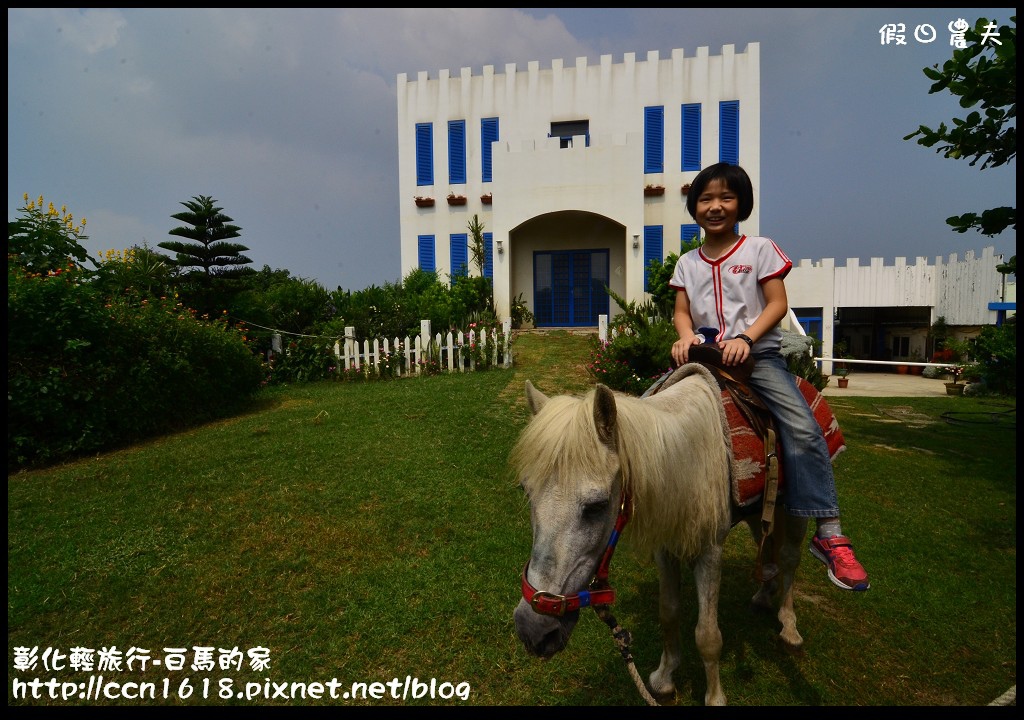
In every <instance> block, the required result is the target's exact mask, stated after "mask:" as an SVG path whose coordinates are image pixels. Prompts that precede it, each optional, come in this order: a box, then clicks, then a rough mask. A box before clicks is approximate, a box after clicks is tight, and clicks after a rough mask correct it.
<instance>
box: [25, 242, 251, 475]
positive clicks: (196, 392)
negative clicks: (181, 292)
mask: <svg viewBox="0 0 1024 720" xmlns="http://www.w3.org/2000/svg"><path fill="white" fill-rule="evenodd" d="M7 274H8V304H7V320H8V364H7V385H8V402H7V459H8V470H9V471H10V470H11V469H14V468H19V467H24V466H30V465H37V464H44V463H51V462H56V461H59V460H64V459H69V458H72V457H76V456H81V455H84V454H91V453H94V452H99V451H102V450H109V449H113V448H116V447H120V446H124V445H127V444H130V443H133V442H137V441H139V440H141V439H144V438H147V437H151V436H154V435H156V434H160V433H164V432H169V431H172V430H178V429H182V428H185V427H189V426H192V425H195V424H198V423H202V422H205V421H207V420H210V419H214V418H217V417H224V416H227V415H230V414H231V413H233V412H237V410H238V409H240V408H241V407H243V405H244V403H245V402H246V401H247V400H248V399H249V398H250V396H251V395H252V394H253V393H255V392H256V391H257V390H258V389H259V388H260V386H261V384H262V382H263V380H264V377H265V371H264V368H263V364H262V362H261V361H260V359H259V358H258V357H256V356H255V355H254V354H253V353H252V352H251V350H250V349H249V347H248V346H247V344H246V341H245V335H244V330H240V329H230V328H228V326H227V323H226V321H224V320H218V321H216V322H207V321H202V320H199V319H197V318H195V317H194V316H193V314H192V313H191V312H189V311H188V310H186V309H185V308H183V307H182V306H181V305H180V304H176V303H175V302H174V301H171V300H163V299H158V300H154V301H149V300H142V301H137V300H132V299H130V298H115V299H110V300H105V299H104V298H103V297H102V296H101V295H100V293H99V292H98V291H97V289H96V288H95V287H93V286H92V285H91V284H89V283H88V282H85V279H86V274H85V273H84V272H83V271H81V270H80V269H78V268H76V267H74V266H71V267H69V269H68V271H67V272H61V273H56V272H54V273H52V274H46V275H40V274H37V273H33V272H30V271H29V270H27V269H26V268H25V267H23V266H20V265H18V264H16V263H12V262H10V261H9V262H8V273H7Z"/></svg>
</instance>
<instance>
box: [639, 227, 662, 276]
mask: <svg viewBox="0 0 1024 720" xmlns="http://www.w3.org/2000/svg"><path fill="white" fill-rule="evenodd" d="M664 248H665V230H664V228H663V227H662V226H661V225H644V292H650V291H651V261H652V260H658V261H660V260H662V258H663V256H664V252H663V251H664Z"/></svg>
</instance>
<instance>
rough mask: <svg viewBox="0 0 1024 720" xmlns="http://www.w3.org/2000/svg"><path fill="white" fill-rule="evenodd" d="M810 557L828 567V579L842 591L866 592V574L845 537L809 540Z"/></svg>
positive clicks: (848, 539) (837, 536)
mask: <svg viewBox="0 0 1024 720" xmlns="http://www.w3.org/2000/svg"><path fill="white" fill-rule="evenodd" d="M810 550H811V555H813V556H814V557H816V558H818V559H819V560H821V561H822V562H823V563H825V565H826V566H827V567H828V579H829V580H831V581H832V582H833V584H835V585H836V586H837V587H841V588H842V589H843V590H867V589H868V588H870V587H871V583H870V582H868V574H867V572H865V570H864V568H863V566H862V565H861V564H860V563H859V562H857V558H856V557H854V555H853V545H851V544H850V538H848V537H846V536H845V535H836V536H835V537H830V538H820V537H818V536H817V535H815V536H814V537H812V538H811V547H810Z"/></svg>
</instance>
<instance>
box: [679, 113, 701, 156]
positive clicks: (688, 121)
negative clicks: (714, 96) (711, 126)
mask: <svg viewBox="0 0 1024 720" xmlns="http://www.w3.org/2000/svg"><path fill="white" fill-rule="evenodd" d="M682 110H683V116H682V117H683V136H682V141H683V142H682V146H683V160H682V163H683V164H682V169H683V170H684V171H688V170H700V103H690V104H687V105H683V108H682Z"/></svg>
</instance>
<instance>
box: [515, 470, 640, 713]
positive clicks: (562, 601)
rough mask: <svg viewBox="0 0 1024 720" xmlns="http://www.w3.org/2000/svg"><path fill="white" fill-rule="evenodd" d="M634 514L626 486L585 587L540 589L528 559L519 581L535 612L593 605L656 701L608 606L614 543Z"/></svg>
mask: <svg viewBox="0 0 1024 720" xmlns="http://www.w3.org/2000/svg"><path fill="white" fill-rule="evenodd" d="M632 514H633V499H632V498H631V497H630V496H629V493H627V492H626V491H625V489H623V491H622V494H621V496H620V498H619V516H618V517H617V518H616V519H615V528H614V529H613V530H612V534H611V537H609V538H608V545H606V546H605V549H604V554H603V555H602V556H601V562H600V563H598V565H597V572H596V573H594V578H593V580H591V581H590V584H589V585H587V589H586V590H580V591H579V592H578V593H573V594H572V595H556V594H555V593H549V592H546V591H544V590H538V589H537V588H535V587H534V586H533V585H531V584H530V581H529V580H527V579H526V572H527V570H529V569H530V561H529V560H527V561H526V565H524V566H523V576H522V579H521V581H520V583H521V585H522V590H523V598H524V599H525V600H526V602H528V603H529V604H530V607H532V608H533V611H534V612H536V613H539V614H541V615H553V616H555V617H562V616H563V615H565V614H566V613H567V612H574V611H576V610H579V609H580V608H585V607H592V608H594V612H596V613H597V616H598V617H599V618H601V620H602V621H603V622H604V624H605V625H607V626H608V627H609V629H611V631H612V637H613V638H615V644H616V645H617V646H618V648H619V654H620V655H622V659H623V660H624V661H625V662H626V668H627V669H628V670H629V675H630V677H632V678H633V684H635V685H636V689H637V691H638V692H639V693H640V695H641V697H643V699H644V700H646V701H647V704H648V705H657V704H658V701H657V700H655V699H654V696H653V695H651V693H650V692H649V691H648V690H647V686H646V685H644V681H643V679H642V678H641V677H640V674H639V673H638V672H637V671H636V666H635V665H634V664H633V654H632V652H631V651H630V648H629V646H630V643H631V642H632V636H631V635H630V634H629V631H628V630H626V629H625V628H623V627H622V626H620V625H619V623H618V621H617V620H616V619H615V616H614V615H612V613H611V610H610V609H609V607H608V606H609V605H611V604H612V603H613V602H615V589H614V588H612V586H611V585H609V584H608V567H609V566H610V565H611V564H612V554H613V553H614V552H615V544H616V543H618V542H619V536H621V535H622V529H623V528H624V527H626V523H628V522H629V518H630V516H631V515H632Z"/></svg>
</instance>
